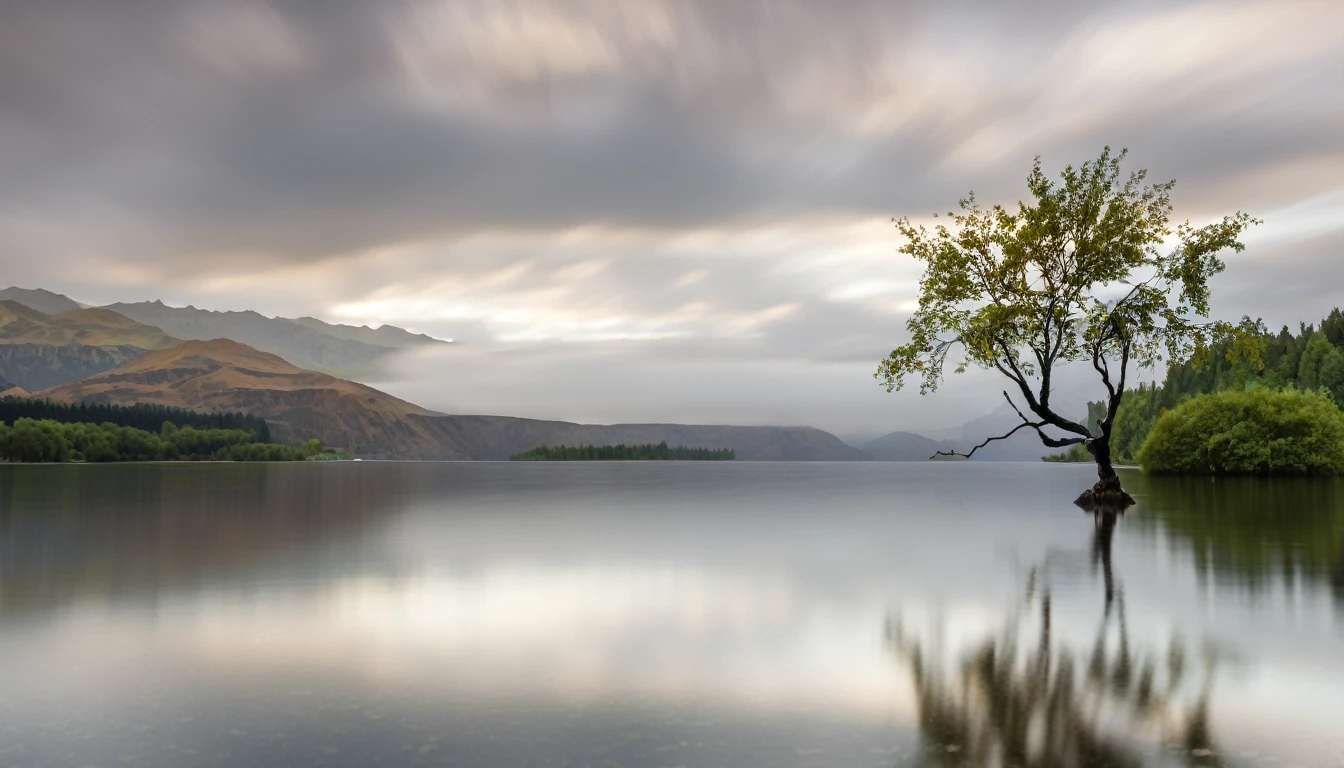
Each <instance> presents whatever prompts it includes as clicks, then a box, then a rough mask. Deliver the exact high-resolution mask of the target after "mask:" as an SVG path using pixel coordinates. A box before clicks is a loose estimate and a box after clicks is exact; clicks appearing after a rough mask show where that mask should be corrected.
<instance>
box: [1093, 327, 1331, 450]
mask: <svg viewBox="0 0 1344 768" xmlns="http://www.w3.org/2000/svg"><path fill="white" fill-rule="evenodd" d="M1241 327H1243V328H1247V329H1250V334H1249V335H1248V337H1247V339H1245V340H1244V342H1243V343H1246V344H1251V345H1254V346H1255V347H1257V348H1258V349H1259V350H1260V354H1259V355H1256V356H1243V357H1241V358H1239V359H1236V360H1233V359H1231V358H1230V357H1229V354H1228V352H1229V349H1228V345H1227V344H1225V343H1219V344H1215V345H1214V346H1213V347H1211V348H1210V350H1209V352H1210V354H1208V355H1206V356H1205V357H1204V358H1203V359H1202V360H1190V361H1185V362H1181V363H1176V364H1174V365H1171V366H1169V367H1168V368H1167V373H1166V378H1165V380H1164V381H1163V383H1162V384H1161V386H1156V385H1142V384H1141V385H1139V386H1138V387H1137V388H1135V389H1131V390H1129V391H1128V392H1126V393H1125V397H1124V401H1123V402H1122V403H1121V404H1120V408H1119V412H1118V413H1117V414H1116V418H1115V424H1114V428H1113V430H1112V436H1111V446H1112V451H1113V453H1114V454H1115V456H1116V457H1117V459H1118V460H1120V461H1123V462H1129V463H1132V462H1133V461H1134V459H1135V456H1136V455H1137V454H1138V450H1139V447H1140V446H1142V445H1143V441H1144V439H1145V438H1147V436H1148V432H1149V430H1150V429H1151V428H1152V426H1153V424H1154V423H1156V421H1157V419H1158V417H1159V416H1161V415H1162V412H1163V411H1165V410H1168V409H1171V408H1174V407H1176V406H1177V405H1179V404H1180V403H1181V402H1183V401H1185V400H1186V399H1188V398H1190V397H1192V396H1194V395H1198V394H1204V393H1208V392H1220V391H1223V390H1228V389H1231V390H1237V391H1246V390H1250V389H1255V388H1258V387H1267V388H1270V389H1282V388H1284V387H1296V388H1297V389H1302V390H1316V389H1321V388H1323V389H1325V390H1326V391H1328V392H1329V393H1330V396H1331V397H1333V398H1334V401H1335V403H1336V404H1337V405H1338V404H1344V314H1341V312H1340V311H1339V310H1338V309H1335V310H1332V311H1331V312H1330V314H1329V316H1328V317H1326V318H1325V319H1324V320H1322V321H1321V323H1320V329H1319V330H1317V329H1316V328H1315V327H1314V326H1312V325H1307V324H1302V325H1300V326H1299V328H1298V332H1297V333H1293V332H1292V331H1290V330H1289V329H1288V327H1287V326H1284V327H1283V328H1282V329H1281V330H1279V331H1278V332H1277V333H1271V332H1270V331H1269V329H1267V328H1266V327H1265V326H1264V324H1263V323H1261V322H1259V321H1251V320H1250V319H1249V318H1244V319H1243V320H1242V322H1241ZM1088 405H1089V408H1096V407H1100V406H1101V405H1102V404H1101V403H1089V404H1088Z"/></svg>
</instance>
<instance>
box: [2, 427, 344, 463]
mask: <svg viewBox="0 0 1344 768" xmlns="http://www.w3.org/2000/svg"><path fill="white" fill-rule="evenodd" d="M325 455H326V454H325V452H324V450H323V447H322V443H321V441H319V440H309V441H308V442H307V443H304V444H303V446H301V447H295V446H291V445H280V444H278V443H263V442H258V441H257V440H256V437H255V436H254V435H253V433H252V432H250V431H247V430H242V429H197V428H195V427H193V426H190V425H187V426H184V427H181V428H179V427H178V426H177V425H176V424H173V423H172V422H165V423H164V424H163V425H162V426H161V427H160V429H159V431H158V432H157V433H155V432H149V431H146V430H143V429H136V428H135V427H127V426H120V425H117V424H114V423H111V422H105V423H102V424H92V423H80V422H74V423H71V422H61V421H56V420H54V419H42V420H38V419H30V418H20V419H16V420H15V421H14V423H13V425H9V424H0V461H13V462H32V463H44V462H113V461H304V460H307V459H311V458H321V457H323V456H325Z"/></svg>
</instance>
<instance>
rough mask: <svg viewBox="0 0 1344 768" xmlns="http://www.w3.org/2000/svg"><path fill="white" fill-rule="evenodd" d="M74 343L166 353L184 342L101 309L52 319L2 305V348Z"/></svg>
mask: <svg viewBox="0 0 1344 768" xmlns="http://www.w3.org/2000/svg"><path fill="white" fill-rule="evenodd" d="M71 343H74V344H85V345H89V346H95V347H101V346H108V345H116V346H133V347H141V348H143V349H166V348H167V347H172V346H176V345H178V344H180V343H182V340H181V339H178V338H175V337H172V336H169V335H168V334H166V333H164V332H163V331H162V330H160V329H158V328H155V327H154V326H152V325H145V324H144V323H137V322H136V321H134V320H132V319H130V318H129V317H126V316H125V315H120V314H117V313H116V312H112V311H110V310H107V309H100V308H98V307H89V308H87V309H86V308H82V307H76V308H74V309H69V310H66V311H64V312H60V313H57V314H54V315H49V314H44V313H42V312H39V311H37V310H35V309H31V308H29V307H28V306H26V305H23V304H20V303H18V302H16V301H0V344H62V345H64V344H71Z"/></svg>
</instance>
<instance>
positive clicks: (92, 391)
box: [37, 339, 434, 455]
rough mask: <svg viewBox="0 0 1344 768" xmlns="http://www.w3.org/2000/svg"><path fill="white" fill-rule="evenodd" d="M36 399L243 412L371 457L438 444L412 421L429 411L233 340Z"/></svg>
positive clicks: (153, 356) (284, 435)
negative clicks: (418, 415) (157, 404)
mask: <svg viewBox="0 0 1344 768" xmlns="http://www.w3.org/2000/svg"><path fill="white" fill-rule="evenodd" d="M37 395H38V396H39V397H51V398H53V399H57V400H68V401H77V400H93V401H96V402H105V403H116V404H121V405H129V404H131V403H136V402H142V403H159V404H162V405H172V406H177V407H181V408H193V409H196V410H204V411H216V412H217V411H242V412H245V413H252V414H256V415H258V416H262V417H264V418H265V419H266V420H267V421H268V422H269V423H270V425H271V430H272V434H273V436H274V437H276V438H277V439H279V440H282V441H285V442H301V441H303V440H306V439H308V438H310V437H319V438H321V439H322V441H323V442H324V443H326V444H327V445H331V446H334V447H340V448H346V449H348V450H350V451H351V452H354V453H359V454H366V455H368V454H389V455H394V454H395V455H402V454H423V453H426V452H432V449H433V447H434V446H433V440H432V439H430V438H429V437H428V436H427V435H425V434H424V431H423V430H422V429H420V428H419V427H417V426H416V424H415V423H414V422H412V421H410V420H409V419H408V416H410V415H412V414H427V413H428V411H425V410H424V409H422V408H419V407H418V406H415V405H413V404H411V403H408V402H406V401H404V400H398V399H397V398H395V397H392V396H391V395H388V394H384V393H382V392H379V391H378V390H376V389H373V388H372V387H367V386H365V385H363V384H357V383H355V382H351V381H345V380H342V379H338V378H336V377H334V376H331V375H329V374H325V373H319V372H316V371H305V370H302V369H300V368H297V367H295V366H293V365H291V364H289V363H288V362H286V361H285V360H283V359H281V358H280V357H278V356H276V355H273V354H270V353H267V352H261V351H259V350H256V349H253V348H251V347H249V346H247V345H245V344H240V343H239V342H236V341H231V340H229V339H214V340H211V341H188V342H184V343H182V344H180V345H178V346H176V347H173V348H172V349H166V350H160V351H158V352H151V353H149V354H146V355H143V356H141V357H138V358H136V359H134V360H131V361H130V362H128V363H126V364H125V365H122V366H121V367H119V368H116V369H115V370H111V371H107V372H104V373H100V374H98V375H95V376H90V377H88V378H86V379H83V380H81V381H77V382H72V383H69V384H64V385H61V386H57V387H51V388H49V389H44V390H42V391H40V392H38V393H37Z"/></svg>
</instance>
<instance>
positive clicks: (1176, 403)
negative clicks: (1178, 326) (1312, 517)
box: [1044, 308, 1344, 474]
mask: <svg viewBox="0 0 1344 768" xmlns="http://www.w3.org/2000/svg"><path fill="white" fill-rule="evenodd" d="M1242 327H1244V328H1248V329H1250V334H1251V339H1250V341H1251V342H1252V343H1251V348H1253V349H1255V350H1256V351H1257V352H1258V355H1246V354H1233V355H1229V354H1228V353H1229V352H1230V351H1232V350H1231V348H1230V344H1232V343H1233V342H1219V343H1215V344H1214V345H1212V346H1211V347H1210V349H1209V350H1208V352H1207V354H1205V355H1203V356H1202V357H1201V358H1199V359H1194V360H1187V361H1185V362H1181V363H1175V364H1173V365H1171V366H1169V367H1168V368H1167V372H1166V376H1165V377H1164V379H1163V381H1162V382H1161V383H1160V384H1158V383H1151V384H1142V383H1141V384H1139V385H1138V386H1136V387H1134V388H1133V389H1130V390H1129V391H1128V392H1126V393H1125V397H1124V401H1123V402H1122V403H1121V404H1120V407H1119V409H1118V411H1117V413H1116V417H1115V424H1114V425H1113V428H1112V436H1111V448H1112V452H1113V453H1114V455H1115V456H1116V458H1117V460H1119V461H1121V462H1124V463H1129V464H1140V465H1142V466H1143V467H1144V468H1145V469H1149V470H1152V471H1159V472H1162V471H1168V472H1175V471H1179V472H1191V471H1193V472H1199V471H1220V472H1236V473H1247V472H1250V473H1260V474H1280V473H1288V474H1321V473H1327V474H1333V473H1337V472H1339V471H1344V442H1341V441H1340V439H1339V436H1340V429H1341V425H1344V412H1341V411H1340V410H1339V405H1340V404H1344V313H1341V311H1340V310H1339V309H1338V308H1336V309H1334V310H1332V311H1331V312H1330V314H1329V315H1327V316H1326V317H1325V319H1323V320H1321V322H1320V323H1319V324H1307V323H1300V324H1299V325H1298V328H1297V330H1296V331H1293V330H1292V329H1290V328H1289V327H1288V326H1286V325H1285V326H1283V327H1282V328H1281V329H1280V330H1279V331H1277V332H1274V331H1271V330H1270V329H1269V328H1267V327H1266V326H1265V324H1264V323H1263V322H1262V321H1259V320H1256V321H1251V320H1250V319H1249V318H1247V319H1245V320H1244V321H1243V323H1242ZM1239 343H1241V344H1243V345H1244V344H1245V341H1244V340H1243V341H1241V342H1239ZM1257 357H1258V359H1257ZM1102 405H1103V404H1102V403H1088V411H1089V417H1091V416H1092V415H1094V414H1095V413H1096V412H1097V410H1098V409H1100V408H1101V407H1102ZM1164 414H1171V416H1170V418H1167V419H1163V416H1164ZM1044 458H1045V459H1046V460H1047V461H1090V460H1091V456H1090V455H1089V454H1088V453H1087V452H1086V450H1085V449H1083V448H1081V447H1079V446H1073V447H1071V448H1070V450H1069V451H1067V452H1065V453H1060V454H1055V455H1052V456H1047V457H1044Z"/></svg>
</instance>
